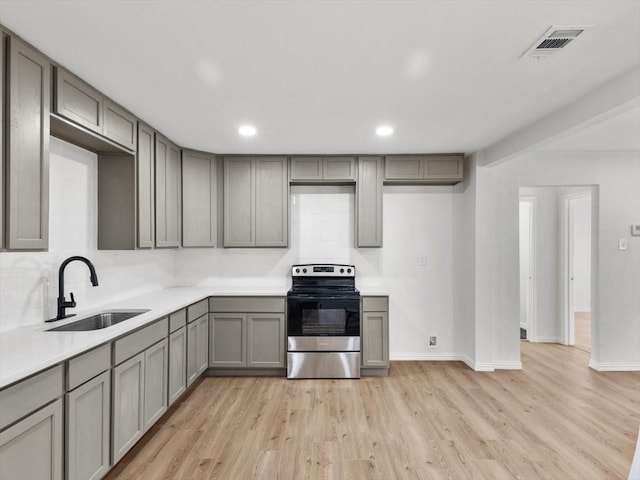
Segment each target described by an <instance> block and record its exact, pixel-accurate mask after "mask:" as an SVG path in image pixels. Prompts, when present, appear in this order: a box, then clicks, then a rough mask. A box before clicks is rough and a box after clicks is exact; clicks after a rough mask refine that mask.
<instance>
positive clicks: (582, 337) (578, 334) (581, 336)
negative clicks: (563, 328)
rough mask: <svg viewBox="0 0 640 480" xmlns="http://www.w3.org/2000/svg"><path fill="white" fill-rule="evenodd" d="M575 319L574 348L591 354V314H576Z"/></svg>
mask: <svg viewBox="0 0 640 480" xmlns="http://www.w3.org/2000/svg"><path fill="white" fill-rule="evenodd" d="M573 318H574V322H573V323H574V332H575V342H574V345H573V346H574V347H576V348H579V349H581V350H584V351H585V352H591V312H575V313H574V315H573Z"/></svg>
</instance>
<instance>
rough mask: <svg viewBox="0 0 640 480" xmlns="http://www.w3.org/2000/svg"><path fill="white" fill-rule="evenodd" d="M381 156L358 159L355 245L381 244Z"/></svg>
mask: <svg viewBox="0 0 640 480" xmlns="http://www.w3.org/2000/svg"><path fill="white" fill-rule="evenodd" d="M382 175H383V171H382V157H360V158H359V159H358V182H357V184H356V246H358V247H381V246H382V180H383V178H382Z"/></svg>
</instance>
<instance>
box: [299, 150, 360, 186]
mask: <svg viewBox="0 0 640 480" xmlns="http://www.w3.org/2000/svg"><path fill="white" fill-rule="evenodd" d="M290 179H291V181H292V182H309V183H336V182H354V181H355V180H356V159H355V157H350V156H330V157H322V156H295V157H291V177H290Z"/></svg>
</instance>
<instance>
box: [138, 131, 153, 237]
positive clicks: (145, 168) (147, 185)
mask: <svg viewBox="0 0 640 480" xmlns="http://www.w3.org/2000/svg"><path fill="white" fill-rule="evenodd" d="M137 153H138V154H137V159H136V160H137V169H136V170H137V176H136V187H137V197H138V201H137V208H138V215H137V239H138V240H137V245H138V248H153V246H154V245H155V241H154V238H155V236H154V234H155V228H154V227H155V208H154V205H155V193H154V192H155V139H154V131H153V129H151V127H149V126H147V125H145V124H143V123H138V152H137Z"/></svg>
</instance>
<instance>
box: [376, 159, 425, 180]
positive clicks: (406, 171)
mask: <svg viewBox="0 0 640 480" xmlns="http://www.w3.org/2000/svg"><path fill="white" fill-rule="evenodd" d="M423 158H424V156H423V155H397V156H396V155H389V156H387V157H385V159H384V178H385V179H386V180H422V179H423V177H424V163H423V161H422V160H423Z"/></svg>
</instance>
